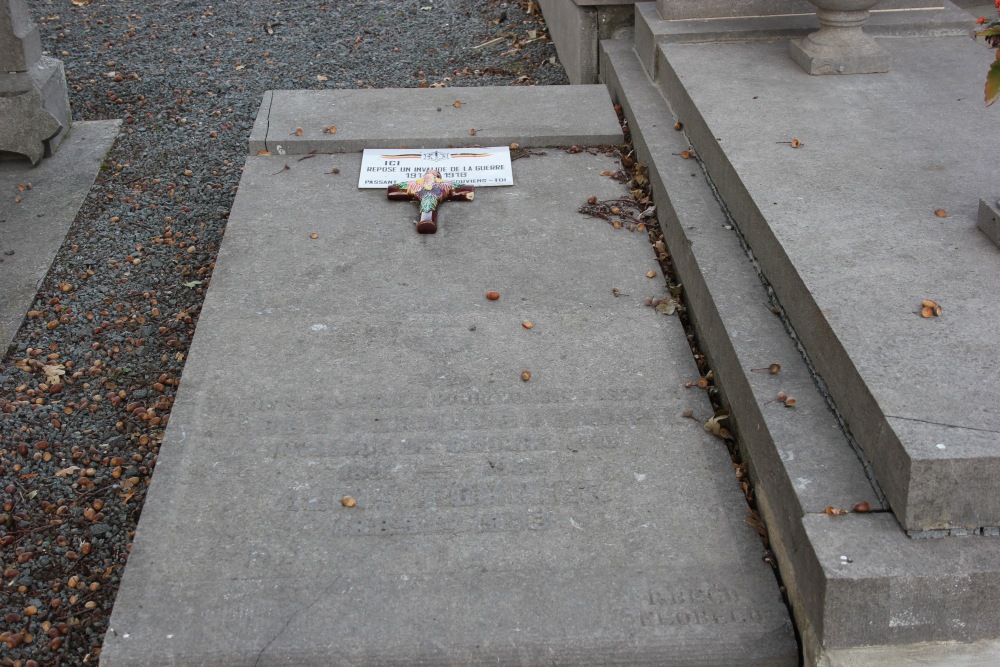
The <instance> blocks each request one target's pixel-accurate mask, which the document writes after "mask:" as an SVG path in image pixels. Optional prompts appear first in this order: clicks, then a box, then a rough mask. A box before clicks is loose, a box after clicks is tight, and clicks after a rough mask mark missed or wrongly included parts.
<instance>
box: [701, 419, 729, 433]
mask: <svg viewBox="0 0 1000 667" xmlns="http://www.w3.org/2000/svg"><path fill="white" fill-rule="evenodd" d="M724 419H729V415H726V414H722V415H716V416H715V417H712V418H711V419H709V420H708V421H707V422H705V427H704V428H705V430H706V431H708V432H709V433H711V434H712V435H717V436H719V437H724V436H722V435H721V433H722V432H723V431H726V429H725V428H723V426H722V420H724ZM726 433H729V431H726Z"/></svg>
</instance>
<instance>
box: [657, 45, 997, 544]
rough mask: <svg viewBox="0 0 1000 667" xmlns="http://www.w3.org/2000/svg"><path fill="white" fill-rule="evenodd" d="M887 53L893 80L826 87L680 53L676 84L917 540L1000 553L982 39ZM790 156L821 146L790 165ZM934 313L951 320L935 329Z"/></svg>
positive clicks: (787, 70) (765, 48)
mask: <svg viewBox="0 0 1000 667" xmlns="http://www.w3.org/2000/svg"><path fill="white" fill-rule="evenodd" d="M883 44H884V46H885V48H886V49H887V50H888V51H889V53H890V55H891V56H892V57H893V60H894V62H895V65H894V66H893V70H892V71H890V72H889V73H887V74H886V75H884V76H883V77H869V76H859V77H837V76H833V77H829V76H828V77H811V76H801V75H800V74H799V73H798V72H796V71H795V69H794V67H792V66H791V65H790V64H789V63H790V60H789V58H788V55H787V52H786V50H785V46H784V45H783V44H779V43H757V44H751V43H745V44H726V45H721V44H720V45H712V44H701V45H699V44H667V43H664V44H662V45H661V47H660V54H661V55H660V70H659V71H660V79H659V81H660V84H661V86H662V87H663V89H664V91H665V92H666V95H667V97H668V99H670V100H671V104H673V108H674V111H675V112H676V113H677V114H678V115H679V116H680V117H682V118H684V122H685V132H686V135H687V137H688V138H689V140H690V141H691V142H692V144H693V145H694V146H695V148H696V150H697V151H698V154H699V156H700V157H701V160H702V162H703V164H704V165H705V169H706V171H707V173H708V174H709V175H710V176H711V178H712V179H713V182H714V183H715V184H716V187H717V188H718V190H719V193H720V196H721V197H722V199H723V200H724V201H725V202H726V204H727V206H728V207H729V209H730V211H731V212H732V215H733V218H734V220H735V222H736V225H737V227H738V228H739V229H740V231H741V233H742V234H743V237H744V238H745V239H746V242H747V244H748V245H749V246H750V247H751V248H752V249H753V251H754V253H755V255H756V256H757V258H758V259H759V261H760V264H761V271H762V273H763V274H764V275H765V277H766V278H767V279H768V281H769V282H770V284H771V286H772V287H773V289H774V291H775V293H776V295H777V298H778V300H779V301H780V302H781V304H782V307H783V308H784V309H785V311H786V313H787V316H788V319H789V321H790V323H791V326H792V328H793V329H794V330H795V332H796V335H797V336H798V339H799V340H800V341H801V343H802V345H803V346H804V347H805V349H806V351H807V353H808V355H809V357H810V359H811V360H812V363H813V364H814V365H815V368H816V371H817V373H818V374H819V376H820V377H822V378H823V381H824V382H825V384H826V387H827V390H828V391H829V392H830V394H831V396H832V398H833V401H834V403H835V404H836V406H837V409H838V410H839V411H840V413H841V415H842V416H843V418H844V420H845V422H846V423H847V425H848V427H849V429H850V431H851V433H852V435H853V436H854V437H855V438H856V439H857V442H858V444H859V445H860V447H861V449H862V450H863V451H864V454H865V457H866V458H867V459H868V460H869V461H870V462H871V465H872V468H873V470H874V472H875V477H876V479H877V480H878V482H879V485H880V486H881V488H882V490H883V491H884V492H885V494H886V497H887V499H888V500H889V503H890V505H891V506H892V509H893V512H894V513H895V514H896V516H897V518H898V519H899V520H900V522H901V524H902V525H903V526H904V528H905V529H906V530H908V531H911V532H912V531H941V530H943V531H948V530H952V529H957V530H962V531H968V530H977V529H981V528H985V529H987V531H988V532H990V533H991V534H996V533H997V531H998V528H997V527H998V526H1000V493H998V492H997V489H996V485H995V479H996V476H997V474H998V473H1000V450H998V448H997V444H998V443H1000V414H998V413H997V411H996V410H995V409H994V406H995V405H996V404H997V402H998V401H1000V385H997V384H996V383H994V382H992V381H991V380H990V378H991V377H992V375H993V370H995V369H996V367H997V359H998V358H1000V339H998V338H996V337H994V336H990V335H989V334H987V332H988V331H990V330H991V327H992V320H993V318H992V315H991V314H992V313H994V312H996V310H997V308H998V307H1000V301H998V297H997V295H996V291H995V290H994V289H993V285H995V284H996V283H997V282H998V281H1000V266H998V265H997V263H996V261H995V259H996V252H997V249H996V247H995V246H994V245H993V244H991V243H989V242H988V241H987V239H986V238H985V237H984V236H983V235H982V233H981V232H980V231H979V230H978V229H977V228H976V220H977V213H978V203H979V200H980V198H981V197H982V196H983V195H984V194H985V193H989V192H993V191H995V188H996V183H995V178H994V177H993V172H994V169H993V167H992V165H991V164H990V163H989V161H988V159H987V158H986V153H983V150H984V148H986V147H991V146H992V147H1000V138H998V137H996V135H995V133H991V128H992V127H993V121H994V119H993V118H992V117H991V116H989V115H987V114H986V109H985V108H984V107H983V103H982V97H981V96H982V80H981V79H982V76H983V71H982V61H981V58H980V56H981V55H982V53H981V51H979V50H977V49H976V48H975V47H976V46H977V45H976V44H975V43H974V42H972V41H971V40H968V39H965V38H948V37H937V38H933V37H932V38H924V39H915V40H883ZM737 63H739V64H740V65H739V66H740V67H747V66H748V65H747V63H753V66H752V68H753V76H746V77H744V76H742V75H740V76H730V78H731V80H732V82H733V83H734V85H736V86H740V83H739V82H743V84H742V89H740V88H733V87H730V88H728V89H727V90H726V92H725V93H720V92H719V91H721V89H720V88H713V86H708V85H706V84H705V83H703V82H705V81H710V80H717V79H723V80H725V79H726V77H727V75H732V73H734V72H735V70H734V67H735V66H736V64H737ZM791 77H795V80H796V84H797V85H796V86H787V85H784V83H783V82H784V81H787V80H788V79H789V78H791ZM917 80H922V81H925V82H934V83H932V84H927V83H924V84H922V85H921V86H917V85H915V83H914V82H915V81H917ZM751 82H752V83H751ZM925 86H931V88H930V89H932V90H935V95H933V96H928V95H927V94H926V93H925V89H924V87H925ZM761 93H763V94H761ZM755 97H756V98H757V99H754V98H755ZM737 99H740V100H745V102H737ZM803 100H809V102H808V103H803ZM901 101H907V102H908V104H910V108H912V109H915V110H916V109H920V110H921V111H920V112H919V113H917V112H915V113H914V114H913V119H914V120H913V122H910V121H908V122H906V123H905V124H901V123H900V122H899V119H898V105H899V103H900V102H901ZM727 102H728V103H730V104H732V106H731V107H730V108H729V109H728V110H727V109H726V108H725V104H726V103H727ZM859 113H860V114H862V116H860V117H859V116H858V115H857V114H859ZM940 114H944V115H945V116H947V117H949V118H950V122H949V125H948V128H949V129H948V130H944V129H943V128H939V127H938V123H937V122H936V121H935V120H934V119H935V118H936V117H940V116H939V115H940ZM793 137H794V138H799V139H800V140H801V141H802V142H804V143H805V144H806V145H805V146H804V147H803V148H802V149H799V150H787V149H789V144H782V143H781V142H782V141H790V140H791V139H792V138H793ZM984 137H985V138H984ZM956 151H957V153H956ZM864 155H869V156H870V158H871V159H862V160H859V156H864ZM948 155H955V156H958V155H960V156H962V157H961V159H957V158H956V159H949V158H948V157H947V156H948ZM817 184H823V185H821V186H817ZM938 209H941V211H942V212H946V214H947V215H948V217H947V218H940V217H937V216H936V215H935V211H936V210H938ZM930 267H934V268H933V270H931V268H930ZM848 293H849V294H858V295H863V298H861V299H858V300H856V302H855V301H853V300H852V299H851V298H847V299H846V300H845V298H844V297H845V295H846V294H848ZM925 299H932V300H935V301H938V302H940V303H942V304H944V307H945V308H947V309H948V310H947V311H945V312H946V314H945V316H944V317H942V318H937V317H935V318H930V319H921V318H920V317H919V311H920V305H921V302H922V301H923V300H925ZM914 311H916V312H917V314H916V315H915V314H914ZM959 369H967V370H966V371H965V372H963V371H960V370H959Z"/></svg>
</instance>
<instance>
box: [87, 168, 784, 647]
mask: <svg viewBox="0 0 1000 667" xmlns="http://www.w3.org/2000/svg"><path fill="white" fill-rule="evenodd" d="M355 158H356V156H355V157H353V158H351V159H344V156H320V157H318V158H317V159H314V160H308V161H303V162H300V163H295V164H294V166H293V168H292V173H291V174H284V176H289V178H284V177H283V178H281V179H277V178H275V177H274V176H273V174H274V173H275V172H276V171H278V170H280V168H281V165H282V164H284V162H285V158H282V157H251V158H249V159H248V160H247V164H246V169H245V172H244V175H243V181H242V183H241V186H240V192H239V195H238V196H237V201H236V204H235V206H234V210H233V214H232V216H231V218H230V224H229V228H228V229H227V232H226V239H225V243H224V245H223V247H222V250H221V252H220V256H219V260H218V268H217V270H216V274H215V276H214V277H213V280H212V286H211V289H210V290H209V293H208V296H207V299H206V302H205V306H204V309H203V312H202V316H201V320H200V322H199V328H198V332H197V335H196V339H195V341H194V344H193V347H192V351H191V355H190V358H189V361H188V365H187V369H186V371H185V375H184V380H183V386H182V389H181V391H180V396H179V398H178V403H177V406H176V407H175V410H174V415H173V416H172V418H171V421H170V429H169V431H168V433H167V436H166V439H165V442H164V444H163V447H162V450H161V458H160V463H159V465H158V467H157V473H156V477H155V480H154V482H153V487H152V489H151V491H150V495H149V498H148V500H147V502H146V506H145V509H144V511H143V517H142V520H141V522H140V524H139V529H138V534H137V536H136V542H135V547H134V549H133V551H132V555H131V559H130V561H129V564H128V567H127V571H126V574H125V577H124V582H123V586H122V589H121V593H120V595H119V598H118V601H117V603H116V606H115V612H114V616H113V618H112V622H111V626H112V628H113V629H112V630H111V631H109V632H108V635H107V638H106V641H105V649H104V653H103V654H102V656H101V660H102V665H107V666H111V667H114V666H120V665H129V666H133V665H158V664H175V665H193V664H210V665H257V664H260V665H264V664H269V665H272V664H295V665H331V664H365V665H399V664H456V665H459V664H461V665H470V664H520V665H528V664H573V665H607V664H654V663H655V664H662V665H670V664H677V665H681V664H684V665H687V664H713V665H723V664H732V665H781V664H788V665H795V664H797V651H796V646H795V641H794V638H793V632H792V626H791V623H790V621H789V617H788V613H787V610H786V608H785V606H784V605H783V603H782V600H781V596H780V594H779V592H778V588H777V584H776V583H775V580H774V577H773V575H772V573H771V571H770V569H769V567H768V566H767V565H766V564H765V563H764V562H763V561H762V560H761V556H762V553H763V550H762V546H761V544H760V541H759V540H758V538H757V536H756V534H755V532H754V531H753V529H752V528H751V527H750V526H748V525H747V524H746V523H745V522H744V518H745V515H746V506H745V502H744V500H743V498H742V496H741V493H740V490H739V488H738V485H737V480H736V479H735V477H734V475H733V472H732V466H731V464H730V461H729V457H728V454H727V452H726V449H725V446H724V444H723V443H722V442H721V441H720V440H717V439H714V438H712V437H711V436H710V435H708V434H707V433H705V431H704V429H703V428H702V424H701V423H700V422H698V421H695V420H691V419H685V418H682V417H681V413H682V412H683V411H684V410H685V409H687V408H691V409H693V410H694V411H695V413H696V414H697V415H698V416H700V417H704V418H707V417H708V416H710V414H711V412H710V410H711V408H710V406H709V403H708V401H707V399H706V397H705V394H704V393H703V392H701V390H697V389H685V388H684V387H683V385H684V381H685V380H689V379H694V378H697V370H696V368H695V365H694V363H693V360H692V357H691V353H690V350H689V349H688V346H687V343H686V339H685V335H684V332H683V329H682V328H681V326H680V323H679V321H678V320H677V318H676V317H668V316H665V315H662V314H660V313H658V312H656V311H655V310H654V309H652V308H649V307H647V306H645V305H644V299H645V298H646V297H647V296H663V295H664V294H665V293H666V291H665V287H664V285H663V280H662V276H660V274H659V271H658V268H659V267H658V266H657V263H656V261H655V257H654V255H653V252H652V250H651V248H650V245H649V242H648V239H647V238H646V237H645V234H643V233H641V232H631V233H630V232H629V231H627V230H624V229H617V230H616V229H615V228H613V227H612V226H611V225H609V224H608V223H607V222H605V221H604V220H600V219H595V218H589V217H586V216H583V215H581V214H580V213H579V212H578V208H579V207H580V205H581V204H583V203H584V202H585V201H586V198H587V196H588V195H590V194H594V195H596V196H597V197H599V198H612V197H620V196H627V194H628V193H627V191H626V190H625V188H624V186H622V185H621V184H619V183H618V182H616V181H614V180H612V179H609V178H607V176H602V175H601V173H602V172H607V171H614V170H615V169H616V164H615V162H614V161H613V160H612V159H611V158H610V157H607V156H604V155H602V154H596V155H592V154H589V153H587V152H583V153H580V154H569V153H565V152H563V151H561V150H559V149H548V150H547V151H546V154H545V155H535V156H532V157H531V158H530V159H524V160H519V161H517V162H516V163H515V165H514V171H515V172H516V173H515V176H516V182H517V183H518V185H516V186H514V187H512V188H489V189H484V190H482V191H481V192H478V191H477V197H476V202H475V204H474V205H461V206H457V205H456V206H450V207H449V208H448V209H447V211H446V213H447V222H446V223H445V224H444V225H442V227H441V229H440V230H439V232H438V233H437V234H435V235H433V236H428V235H417V234H414V233H413V222H412V217H413V210H412V208H410V207H400V206H398V205H396V204H394V203H392V202H389V201H386V198H385V194H384V193H381V192H377V191H376V192H372V191H359V190H358V189H357V183H358V177H359V169H360V165H359V162H360V161H359V160H357V159H355ZM352 163H353V166H352ZM334 164H336V165H337V166H339V168H340V169H341V170H342V173H341V174H340V175H338V176H336V177H334V176H332V175H331V174H330V173H329V172H330V169H331V165H334ZM313 236H315V238H313ZM650 271H654V272H656V273H655V275H656V278H655V279H650V278H647V277H646V275H647V273H648V272H650ZM490 291H496V292H499V294H500V298H499V299H495V300H491V299H488V298H487V297H486V293H487V292H490ZM526 320H528V321H531V322H532V326H531V327H530V328H527V327H525V326H524V322H525V321H526ZM524 371H528V372H530V378H529V379H527V381H525V380H524V379H523V376H522V373H523V372H524ZM346 498H350V499H351V500H350V501H347V500H346Z"/></svg>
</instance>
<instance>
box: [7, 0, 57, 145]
mask: <svg viewBox="0 0 1000 667" xmlns="http://www.w3.org/2000/svg"><path fill="white" fill-rule="evenodd" d="M71 122H72V113H71V112H70V108H69V97H68V95H67V91H66V75H65V73H64V71H63V65H62V63H61V62H60V61H58V60H56V59H55V58H49V57H43V56H42V55H41V41H40V38H39V36H38V27H37V26H35V24H34V23H32V22H31V18H30V16H29V15H28V11H27V8H26V7H25V5H24V2H23V0H3V1H2V2H0V151H6V152H10V153H15V154H19V155H23V156H25V157H26V158H28V160H29V161H30V162H31V164H33V165H35V164H38V161H39V160H41V159H42V157H43V156H46V155H52V153H53V152H55V150H56V149H57V148H58V147H59V144H60V143H61V142H62V140H63V139H64V138H65V136H66V135H67V134H68V131H69V127H70V124H71Z"/></svg>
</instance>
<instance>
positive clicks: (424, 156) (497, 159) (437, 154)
mask: <svg viewBox="0 0 1000 667" xmlns="http://www.w3.org/2000/svg"><path fill="white" fill-rule="evenodd" d="M428 169H437V170H438V171H440V172H441V177H442V178H443V179H444V180H446V181H454V182H455V183H457V184H460V185H474V186H476V187H477V188H479V187H488V186H491V185H514V172H513V171H512V170H511V167H510V148H508V147H507V146H495V147H492V148H429V149H412V148H397V149H392V148H388V149H378V148H366V149H365V152H364V153H363V154H362V156H361V177H360V178H359V179H358V187H359V188H384V187H386V186H389V185H395V184H396V183H402V182H404V181H412V180H414V179H417V178H422V177H423V175H424V172H425V171H427V170H428Z"/></svg>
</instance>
